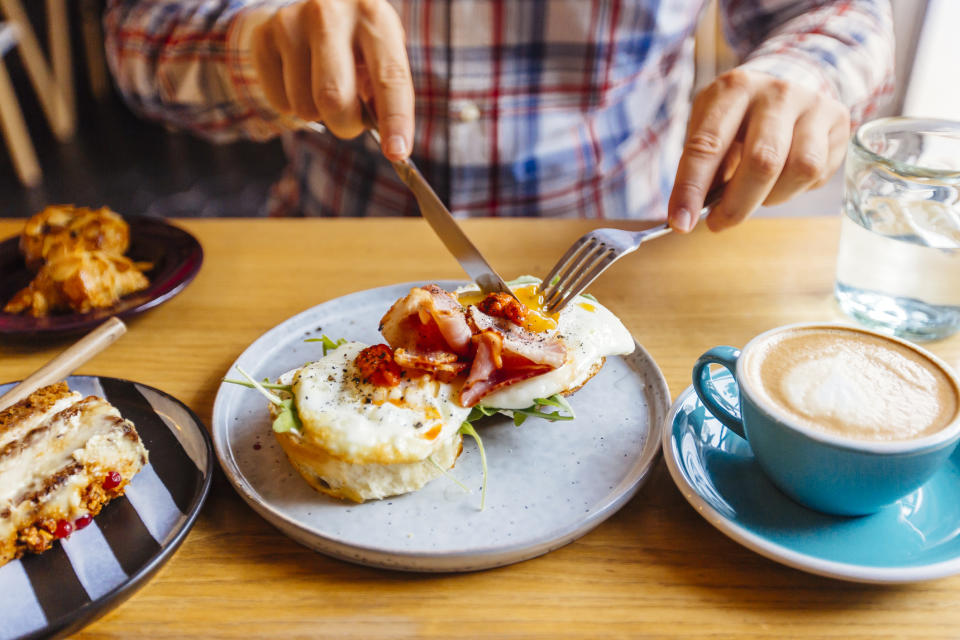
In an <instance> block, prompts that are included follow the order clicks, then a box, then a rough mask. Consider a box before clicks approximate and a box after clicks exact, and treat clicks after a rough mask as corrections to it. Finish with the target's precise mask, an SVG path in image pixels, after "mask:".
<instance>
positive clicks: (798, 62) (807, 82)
mask: <svg viewBox="0 0 960 640" xmlns="http://www.w3.org/2000/svg"><path fill="white" fill-rule="evenodd" d="M739 66H740V68H742V69H748V70H750V71H762V72H763V73H766V74H769V75H771V76H775V77H777V78H780V79H782V80H787V81H789V82H796V83H797V84H800V85H803V86H804V87H806V88H808V89H811V90H813V91H816V92H818V93H823V94H825V95H828V96H830V97H831V98H834V99H835V100H839V101H841V102H842V98H841V96H840V92H839V91H837V87H836V86H835V85H834V84H833V82H831V80H830V78H829V77H827V75H825V74H824V73H823V68H822V65H820V64H817V63H815V62H812V61H810V60H808V59H807V58H806V57H804V56H803V54H801V53H793V52H790V51H789V50H785V51H783V52H781V53H775V54H774V53H768V54H761V55H758V56H755V57H750V58H747V60H745V61H744V62H743V63H742V64H741V65H739ZM848 106H849V105H848Z"/></svg>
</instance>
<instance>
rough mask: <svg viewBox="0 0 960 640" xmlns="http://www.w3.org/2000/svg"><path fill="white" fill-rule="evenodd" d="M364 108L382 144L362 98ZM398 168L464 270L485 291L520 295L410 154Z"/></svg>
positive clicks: (395, 166) (372, 132) (367, 122)
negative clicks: (502, 276)
mask: <svg viewBox="0 0 960 640" xmlns="http://www.w3.org/2000/svg"><path fill="white" fill-rule="evenodd" d="M361 104H362V105H363V112H364V121H363V122H364V124H365V125H366V127H367V132H368V133H369V134H370V136H371V137H373V139H374V140H376V141H377V146H380V131H379V130H378V129H377V122H376V118H375V116H374V115H373V113H372V112H371V109H370V107H369V106H368V105H367V103H366V102H363V101H361ZM390 164H392V165H393V169H394V171H396V172H397V175H398V176H400V180H401V181H403V183H404V184H405V185H407V187H408V188H409V189H410V191H412V192H413V197H414V198H416V199H417V204H419V205H420V213H421V215H423V218H424V219H425V220H426V221H427V222H429V223H430V226H431V227H433V230H434V232H435V233H436V234H437V236H439V238H440V240H441V241H442V242H443V244H444V245H445V246H446V247H447V250H448V251H449V252H450V253H452V254H453V257H454V258H456V259H457V262H459V263H460V266H461V267H463V270H464V271H466V272H467V275H468V276H470V277H471V278H472V279H473V281H474V282H476V283H477V284H478V285H479V286H480V290H481V291H483V292H484V293H496V292H502V293H506V294H508V295H510V296H511V297H512V298H513V299H515V300H516V299H517V296H515V295H514V293H513V291H511V290H510V287H508V286H507V283H506V282H504V281H503V278H501V277H500V275H499V274H498V273H497V272H496V271H495V270H494V268H493V267H491V266H490V263H489V262H487V260H486V258H484V257H483V254H482V253H480V250H479V249H477V248H476V247H475V246H474V244H473V243H472V242H471V241H470V238H468V237H467V235H466V234H465V233H464V232H463V229H461V228H460V225H458V224H457V221H456V220H455V219H454V218H453V215H452V214H451V213H450V210H449V209H447V207H446V206H445V205H444V204H443V201H442V200H440V196H438V195H437V194H436V192H435V191H434V190H433V188H431V187H430V183H428V182H427V179H426V178H424V177H423V174H422V173H420V170H419V169H417V165H415V164H414V163H413V161H412V160H410V159H409V158H408V159H406V160H402V161H400V162H394V161H392V160H391V161H390Z"/></svg>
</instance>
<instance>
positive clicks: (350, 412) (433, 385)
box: [293, 342, 470, 465]
mask: <svg viewBox="0 0 960 640" xmlns="http://www.w3.org/2000/svg"><path fill="white" fill-rule="evenodd" d="M365 347H366V345H364V344H361V343H359V342H348V343H346V344H344V345H342V346H340V347H339V348H337V349H336V350H334V351H331V352H329V353H328V354H327V355H325V356H324V357H322V358H320V359H319V360H317V361H316V362H312V363H309V364H307V365H305V366H303V367H302V368H300V369H298V370H297V371H296V373H295V374H294V375H293V394H294V396H295V401H296V406H297V412H298V414H299V416H300V420H301V422H302V423H303V427H302V429H301V430H300V433H299V434H298V437H299V438H300V440H301V441H302V443H301V444H303V445H306V446H314V447H316V448H319V449H323V450H324V451H325V452H326V453H327V454H329V455H331V456H333V457H335V458H337V459H339V460H341V461H344V462H347V463H351V464H371V463H372V464H382V465H388V464H398V463H410V462H420V461H423V460H425V459H426V458H428V457H429V456H431V455H432V454H433V453H434V452H436V451H438V450H439V449H440V448H442V447H443V446H444V445H446V444H449V442H450V441H451V439H453V438H457V437H458V435H457V433H458V430H459V429H460V426H461V424H462V423H463V421H464V420H465V419H466V418H467V415H468V414H469V413H470V410H469V409H467V408H464V407H461V406H459V405H458V404H457V402H456V393H457V389H456V387H454V386H453V385H451V384H448V383H444V382H440V381H438V380H436V379H434V378H433V377H432V376H428V375H422V376H415V377H412V378H406V377H405V378H404V379H402V380H401V381H400V383H399V384H397V385H396V386H394V387H382V386H376V385H373V384H371V383H369V382H366V381H364V380H363V378H362V376H361V374H360V372H359V370H358V367H357V364H356V362H355V360H356V357H357V354H358V353H360V351H361V350H363V349H364V348H365Z"/></svg>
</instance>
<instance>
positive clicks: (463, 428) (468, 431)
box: [460, 420, 487, 511]
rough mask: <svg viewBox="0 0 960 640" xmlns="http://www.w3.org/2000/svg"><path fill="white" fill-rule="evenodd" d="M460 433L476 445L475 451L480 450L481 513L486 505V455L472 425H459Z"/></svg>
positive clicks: (466, 423)
mask: <svg viewBox="0 0 960 640" xmlns="http://www.w3.org/2000/svg"><path fill="white" fill-rule="evenodd" d="M460 433H461V434H462V435H465V436H470V437H471V438H473V439H474V440H475V441H476V443H477V449H479V450H480V466H481V467H482V468H483V484H482V488H481V489H480V511H483V509H484V506H485V505H486V503H487V454H486V453H485V452H484V450H483V441H482V440H480V434H479V433H477V430H476V429H474V428H473V425H472V424H470V423H469V422H467V421H466V420H465V421H464V422H463V424H461V425H460Z"/></svg>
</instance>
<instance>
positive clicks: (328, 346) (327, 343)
mask: <svg viewBox="0 0 960 640" xmlns="http://www.w3.org/2000/svg"><path fill="white" fill-rule="evenodd" d="M304 342H320V343H323V355H327V352H328V351H333V350H334V349H336V348H337V347H339V346H341V345H345V344H347V339H346V338H340V339H339V340H334V339H333V338H330V337H328V336H327V335H326V334H324V335H322V336H320V337H319V338H307V339H306V340H304Z"/></svg>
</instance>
